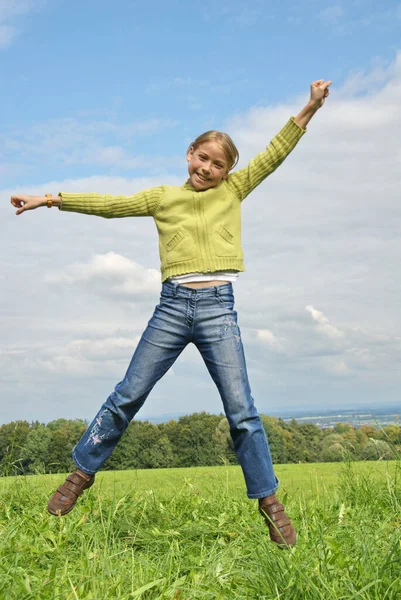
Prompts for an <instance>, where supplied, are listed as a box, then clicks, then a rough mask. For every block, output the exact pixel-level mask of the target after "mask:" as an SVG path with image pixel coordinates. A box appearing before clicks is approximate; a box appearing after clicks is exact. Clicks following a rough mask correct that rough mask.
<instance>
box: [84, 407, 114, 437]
mask: <svg viewBox="0 0 401 600" xmlns="http://www.w3.org/2000/svg"><path fill="white" fill-rule="evenodd" d="M108 412H109V411H108V410H107V408H104V409H103V410H102V411H101V412H100V413H99V415H98V416H97V417H96V421H95V423H94V424H93V426H92V429H91V430H90V432H89V437H88V439H87V440H86V442H85V446H86V445H87V444H89V442H92V444H93V445H94V446H96V444H100V442H101V441H102V440H104V438H107V437H108V436H109V434H110V433H111V432H112V431H113V430H112V429H110V431H106V432H105V433H102V434H101V435H99V431H100V428H101V425H102V421H103V417H104V415H105V414H107V413H108Z"/></svg>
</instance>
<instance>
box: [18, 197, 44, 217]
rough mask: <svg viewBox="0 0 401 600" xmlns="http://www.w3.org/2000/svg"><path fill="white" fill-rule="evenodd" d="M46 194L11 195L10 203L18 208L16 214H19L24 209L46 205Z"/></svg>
mask: <svg viewBox="0 0 401 600" xmlns="http://www.w3.org/2000/svg"><path fill="white" fill-rule="evenodd" d="M46 203H47V199H46V196H25V195H21V196H11V204H12V205H13V206H15V207H16V208H18V210H17V211H16V213H15V214H16V215H20V214H21V213H23V212H25V211H26V210H33V209H34V208H38V207H39V206H46Z"/></svg>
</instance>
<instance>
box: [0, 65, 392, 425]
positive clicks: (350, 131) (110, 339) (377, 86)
mask: <svg viewBox="0 0 401 600" xmlns="http://www.w3.org/2000/svg"><path fill="white" fill-rule="evenodd" d="M306 98H307V90H305V94H304V95H303V96H302V98H301V97H299V98H297V99H292V100H291V101H289V102H288V103H286V104H282V105H277V106H271V107H265V108H261V107H258V108H251V109H250V110H249V111H247V112H246V113H244V114H242V115H237V116H236V117H233V118H232V119H230V120H229V121H228V122H227V124H226V127H225V129H226V130H227V131H229V132H230V134H232V137H233V139H234V141H235V142H236V143H237V145H238V146H239V148H240V151H241V164H242V165H244V164H246V161H247V160H248V159H249V158H250V157H251V156H252V155H254V154H255V153H257V152H258V151H260V150H261V149H262V148H263V147H264V146H265V145H266V144H267V143H268V141H269V140H270V139H271V138H272V137H273V135H274V134H275V133H276V132H277V130H278V129H279V128H280V126H281V125H282V124H284V123H285V122H286V120H287V118H288V117H289V115H291V114H297V111H298V110H299V108H300V106H301V105H302V104H303V103H304V102H305V100H306ZM400 105H401V54H400V53H399V54H397V56H396V57H395V59H394V61H393V63H392V64H391V65H387V66H386V65H380V64H379V63H375V65H374V66H373V69H372V70H371V71H369V72H366V73H360V74H358V75H352V76H351V77H350V78H349V80H348V81H347V82H346V84H345V85H344V87H343V88H341V89H338V88H337V87H336V83H335V82H334V83H333V89H332V93H331V95H330V98H329V100H328V102H327V104H326V106H325V107H324V108H323V109H322V110H321V111H320V112H319V113H318V114H317V115H316V116H315V117H314V119H313V121H312V122H311V123H310V125H309V127H308V133H307V134H306V135H305V136H304V138H303V139H302V140H301V142H300V144H299V146H298V147H297V148H296V149H295V150H294V152H293V154H292V155H291V156H290V157H289V158H288V159H287V161H286V162H285V164H284V165H282V167H280V168H279V170H278V171H277V173H275V174H274V175H272V177H271V178H269V179H268V180H267V181H266V182H265V183H263V184H262V185H261V186H260V187H259V188H258V189H257V190H255V192H253V193H252V195H251V196H250V197H249V198H247V199H246V200H245V202H244V204H243V213H242V214H243V247H244V252H245V266H246V269H247V270H246V273H243V274H241V276H240V278H239V280H238V282H237V283H236V285H235V294H236V308H237V309H238V314H239V323H240V327H241V332H242V336H243V339H244V345H245V352H246V358H247V365H248V369H249V374H250V379H251V383H252V388H253V390H254V393H255V397H256V398H258V397H259V398H261V400H257V404H258V406H260V407H262V408H264V406H263V398H268V399H267V400H266V401H265V406H266V408H268V407H269V406H273V405H274V402H276V405H280V406H288V405H289V404H292V405H296V404H297V403H298V404H300V403H302V404H303V405H305V402H307V403H308V405H311V404H314V403H315V404H319V403H320V404H321V402H322V397H324V400H325V403H326V405H327V407H328V408H329V407H330V403H331V405H333V404H335V403H337V404H338V402H339V401H341V402H344V403H346V402H347V401H348V402H349V403H353V405H358V404H359V405H361V404H363V403H365V402H367V401H368V400H370V401H371V402H373V401H376V402H377V401H378V400H380V401H381V402H385V401H389V400H394V401H395V400H396V399H397V398H398V397H399V389H400V387H401V373H400V369H399V365H400V362H401V323H400V319H399V315H400V304H399V299H400V297H401V287H400V282H401V270H400V269H401V267H400V265H401V241H400V236H399V232H400V230H401V204H400V199H399V190H400V189H401V169H400V160H401V155H400V145H399V140H400V138H401V113H400V110H399V106H400ZM104 127H105V130H106V129H107V127H106V126H104ZM64 133H65V135H66V136H67V134H68V132H67V128H66V130H65V132H64ZM48 134H49V135H50V129H49V131H48V132H47V133H46V135H48ZM32 135H33V134H32ZM63 135H64V134H63V133H61V134H60V136H61V137H60V139H59V143H60V144H61V142H62V137H63ZM74 135H75V134H74ZM77 135H78V133H77ZM88 135H92V133H90V132H89V133H88ZM119 135H120V133H119V132H117V133H116V134H115V138H114V139H115V141H116V143H115V144H114V141H113V142H112V143H108V144H104V145H102V144H100V145H99V146H98V147H99V148H104V149H105V151H106V150H107V149H110V148H111V150H110V152H111V155H112V156H111V157H109V159H110V161H113V160H114V159H115V160H116V161H118V160H120V161H124V160H125V159H127V160H128V159H129V157H130V156H131V154H129V153H128V150H126V149H125V147H124V142H123V138H122V137H121V138H120V139H118V136H119ZM121 135H122V133H121ZM66 139H68V138H66ZM30 143H32V144H33V138H32V139H31V140H30ZM120 148H122V149H123V150H124V152H126V154H123V153H121V154H119V151H120V150H119V149H120ZM113 152H115V154H114V155H113ZM81 158H82V155H81ZM103 159H104V160H106V159H107V151H106V153H105V155H104V156H103ZM159 183H171V184H173V185H179V184H180V183H182V180H181V179H180V178H179V177H175V178H173V177H170V178H167V179H166V178H162V177H161V176H158V177H157V178H156V177H154V178H141V179H139V178H130V179H128V178H123V177H86V178H82V179H68V180H65V181H63V182H59V181H58V182H47V183H44V184H43V185H41V186H37V187H35V188H32V190H29V191H32V193H43V192H45V191H46V192H47V191H49V190H50V191H52V192H54V193H56V192H57V191H59V190H65V191H67V190H68V191H72V192H74V191H83V192H85V191H98V192H103V193H111V194H119V195H123V194H130V193H133V192H135V191H137V190H139V189H144V188H147V187H151V186H152V185H157V184H159ZM13 191H14V190H13ZM15 191H17V190H15ZM21 191H22V190H21ZM23 191H25V190H23ZM10 193H11V192H9V191H4V192H3V193H1V194H0V197H1V199H2V202H1V204H0V213H1V215H0V216H1V218H2V222H3V223H4V224H5V227H4V231H3V232H2V240H3V243H4V247H5V248H7V251H6V252H4V253H3V254H2V256H1V258H0V267H1V273H2V281H1V285H0V309H1V313H2V314H3V315H4V317H3V319H2V320H1V321H0V327H1V339H2V345H3V355H2V377H3V380H2V381H3V385H4V386H12V385H13V387H12V388H11V387H4V388H2V389H3V390H4V392H3V394H6V395H8V394H9V393H10V391H11V392H12V393H13V394H17V391H18V394H20V397H21V398H27V397H29V394H30V393H31V390H32V389H35V390H37V389H38V386H39V387H40V385H41V386H42V388H43V389H44V388H46V389H48V394H49V396H50V397H52V398H53V397H54V396H55V395H56V391H57V390H58V389H59V388H58V387H57V383H58V381H57V380H58V379H59V378H61V377H62V376H63V373H67V374H68V377H66V379H65V380H64V385H65V392H62V393H64V396H62V393H61V397H63V398H64V400H65V399H66V398H67V395H68V398H73V400H72V401H71V402H70V403H69V404H68V407H69V410H70V411H71V416H77V415H78V416H82V414H83V413H82V411H83V410H85V411H86V412H85V416H88V417H90V416H91V413H92V411H94V410H96V409H97V407H98V405H99V396H101V397H102V398H103V397H104V388H106V387H107V391H108V392H109V391H110V388H111V387H112V384H114V383H115V381H114V378H119V379H120V378H121V376H122V374H123V372H124V371H125V368H126V366H127V364H128V360H129V357H130V355H131V349H130V348H129V345H130V344H131V341H132V344H133V347H134V345H135V343H136V340H137V339H138V336H139V335H140V334H141V332H142V331H143V329H144V328H145V326H146V323H147V321H148V319H149V318H150V316H151V312H152V309H153V306H154V303H155V302H156V301H157V294H158V291H159V289H160V273H159V270H158V268H159V257H158V251H157V232H156V230H155V227H154V224H153V222H152V219H118V220H103V219H96V218H95V217H88V216H82V215H74V214H70V213H69V214H66V213H64V214H63V213H58V211H48V210H47V209H46V210H45V209H43V210H38V211H34V212H32V213H26V214H24V215H22V217H18V218H16V217H15V216H14V215H13V212H12V210H11V208H10V206H9V199H8V196H9V195H10ZM4 282H6V285H3V283H4ZM10 298H12V302H11V303H10ZM102 299H103V300H102ZM127 327H129V331H128V330H127ZM56 339H57V340H58V341H57V344H56V343H55V340H56ZM46 349H47V350H46ZM30 364H32V365H34V367H33V368H32V369H31V368H30V367H29V365H30ZM22 367H24V368H22ZM27 373H28V375H27ZM175 373H176V377H175V378H171V380H173V379H176V380H177V381H178V384H177V385H176V386H175V387H173V386H171V387H170V383H169V381H166V380H165V379H163V381H162V382H160V384H158V388H157V391H156V392H155V393H153V392H152V394H151V398H153V400H151V399H150V400H149V401H150V404H149V405H148V406H149V407H148V408H145V409H144V410H145V411H146V414H155V413H157V412H159V413H161V412H164V413H165V412H174V411H177V412H180V411H182V410H187V409H188V398H187V396H188V393H187V392H188V386H189V385H190V386H191V407H190V410H199V409H200V408H204V407H206V409H207V410H220V408H221V406H220V401H219V398H218V394H217V392H212V390H213V389H214V387H213V383H212V382H211V380H209V379H208V375H207V372H206V370H205V366H204V364H203V362H202V360H201V359H200V358H199V356H198V353H197V350H196V349H195V348H189V349H188V350H187V351H185V352H184V354H183V355H182V357H180V359H179V362H178V363H177V367H175ZM103 376H104V378H103V379H102V377H103ZM82 377H86V378H87V385H86V386H85V391H84V392H82ZM53 378H54V379H53ZM78 380H79V383H77V382H78ZM183 381H184V382H186V383H187V384H188V385H187V386H185V385H181V386H180V383H181V384H182V382H183ZM38 382H39V383H38ZM39 384H40V385H39ZM205 387H207V390H208V394H207V406H206V405H205V402H206V401H205V393H204V390H205ZM266 388H268V393H267V395H266ZM16 390H17V391H16ZM271 390H274V393H276V394H278V396H276V400H275V398H274V394H273V393H272V397H271V396H270V391H271ZM6 392H7V393H6ZM209 392H210V393H209ZM80 393H85V394H86V403H85V405H83V404H82V402H81V401H78V400H77V398H79V397H80V395H79V394H80ZM102 394H103V395H102ZM330 394H331V395H330ZM270 400H271V402H270ZM60 401H61V400H60ZM35 402H36V405H35ZM166 403H168V410H166ZM41 406H42V403H41V402H39V401H38V400H35V399H32V412H31V413H30V414H32V418H36V417H37V418H44V419H45V418H47V417H46V415H47V414H48V412H47V411H48V406H49V403H47V404H45V403H44V402H43V408H41ZM56 408H57V407H56ZM56 408H54V410H56ZM11 409H12V407H11V406H10V405H8V408H7V410H8V414H11V412H10V411H11ZM57 410H59V411H60V410H61V409H60V407H58V408H57ZM35 411H36V413H35ZM3 414H4V413H3ZM58 414H60V412H59V413H58ZM42 415H43V416H42ZM55 416H57V414H55ZM10 418H15V417H10ZM4 420H9V419H7V418H6V417H4Z"/></svg>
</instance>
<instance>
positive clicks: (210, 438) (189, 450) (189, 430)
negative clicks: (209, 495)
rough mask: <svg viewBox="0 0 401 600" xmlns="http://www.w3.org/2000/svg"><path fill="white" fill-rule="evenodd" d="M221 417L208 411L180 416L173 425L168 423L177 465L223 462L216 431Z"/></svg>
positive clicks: (167, 430)
mask: <svg viewBox="0 0 401 600" xmlns="http://www.w3.org/2000/svg"><path fill="white" fill-rule="evenodd" d="M220 420H221V417H220V416H218V415H211V414H208V413H206V412H200V413H193V414H192V415H187V416H184V417H180V418H179V420H178V422H177V423H176V424H175V425H173V424H172V422H171V421H170V422H169V423H167V424H166V428H165V432H166V434H167V435H168V437H169V440H170V442H171V444H172V446H173V449H174V455H175V456H176V460H177V466H180V467H190V466H198V465H199V466H201V465H204V466H208V465H218V464H221V462H222V460H221V456H219V448H218V447H217V446H216V438H215V435H214V434H215V431H216V427H217V426H218V424H219V421H220Z"/></svg>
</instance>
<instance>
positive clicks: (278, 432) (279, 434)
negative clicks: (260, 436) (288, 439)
mask: <svg viewBox="0 0 401 600" xmlns="http://www.w3.org/2000/svg"><path fill="white" fill-rule="evenodd" d="M261 419H262V423H263V428H264V430H265V432H266V437H267V439H268V441H269V447H270V452H271V455H272V460H273V462H274V463H278V464H284V463H286V462H287V448H286V443H285V434H284V431H283V429H281V427H280V425H279V422H278V420H277V419H275V418H274V417H268V416H266V415H261Z"/></svg>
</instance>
